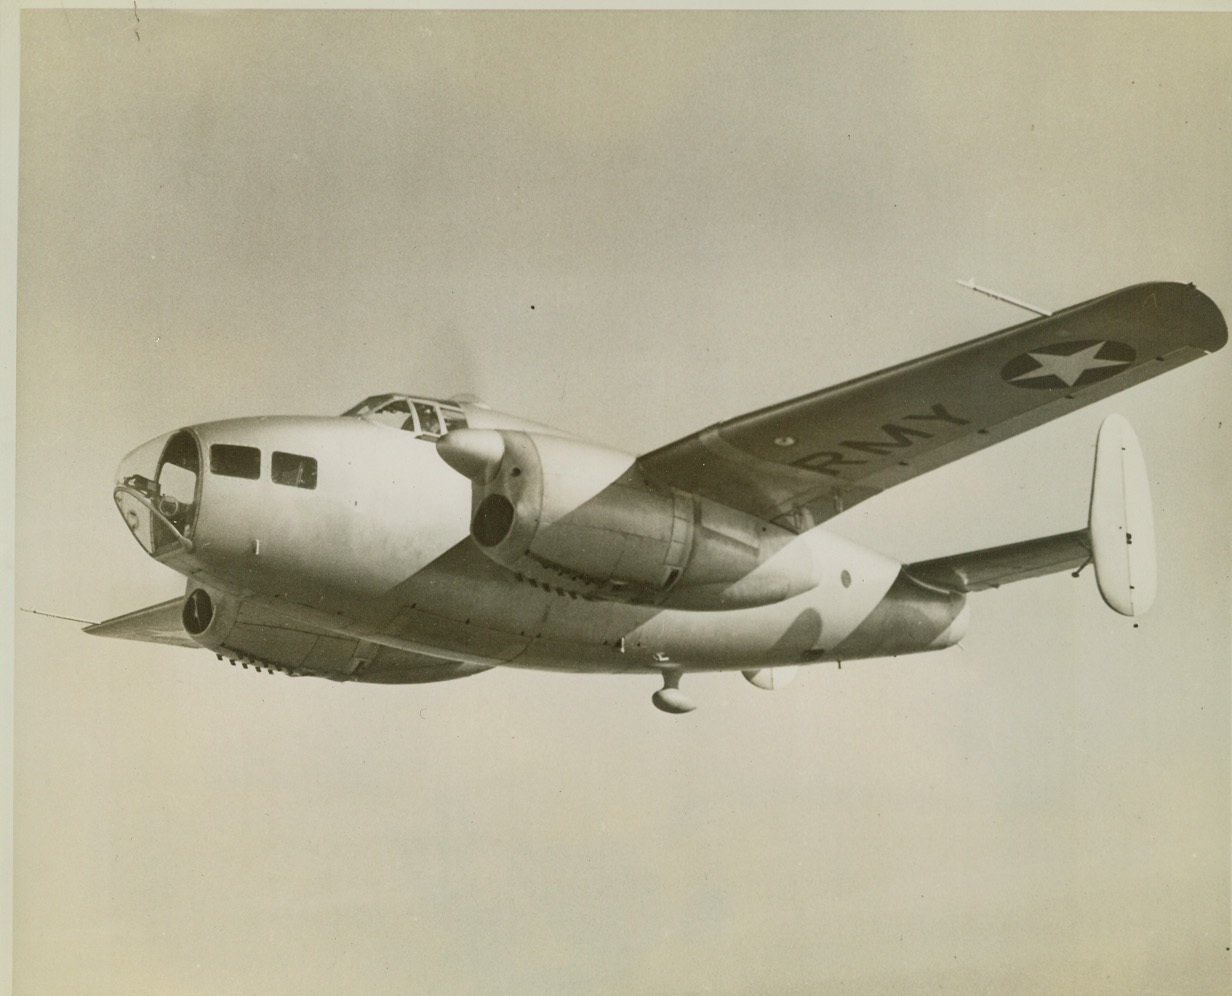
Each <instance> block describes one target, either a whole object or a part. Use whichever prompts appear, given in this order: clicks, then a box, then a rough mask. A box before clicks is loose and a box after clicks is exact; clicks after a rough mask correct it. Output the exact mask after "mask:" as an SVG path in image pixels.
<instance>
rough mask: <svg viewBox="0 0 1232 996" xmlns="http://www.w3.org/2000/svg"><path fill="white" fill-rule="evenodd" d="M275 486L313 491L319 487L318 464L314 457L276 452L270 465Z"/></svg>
mask: <svg viewBox="0 0 1232 996" xmlns="http://www.w3.org/2000/svg"><path fill="white" fill-rule="evenodd" d="M270 471H271V476H272V477H273V478H274V483H275V484H289V485H290V486H291V487H293V488H308V489H312V488H315V487H316V486H317V462H316V460H315V459H314V458H313V457H308V456H299V455H297V454H295V453H279V452H278V451H277V450H275V451H274V457H273V460H272V461H271V464H270Z"/></svg>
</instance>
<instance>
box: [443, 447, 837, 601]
mask: <svg viewBox="0 0 1232 996" xmlns="http://www.w3.org/2000/svg"><path fill="white" fill-rule="evenodd" d="M437 449H438V451H439V452H440V454H441V457H442V458H443V459H444V460H445V461H446V462H447V463H448V464H449V465H450V466H451V467H453V468H454V469H455V470H457V471H458V472H459V473H461V474H464V475H465V476H466V477H468V478H470V480H471V482H472V502H471V536H472V537H473V538H474V540H475V542H476V543H477V544H478V545H479V547H480V549H482V550H483V552H484V553H485V554H486V555H487V556H488V557H490V558H491V559H492V560H494V561H496V562H497V563H498V564H501V565H502V566H504V567H507V568H508V569H509V570H511V571H514V572H515V573H516V574H518V575H520V576H522V577H523V578H524V579H526V580H528V581H530V582H532V583H536V584H540V585H542V586H545V587H548V588H555V589H559V590H563V591H568V592H571V593H573V594H579V595H585V596H592V597H603V598H614V599H619V600H622V601H633V602H644V603H650V604H661V605H671V606H674V607H680V608H691V609H730V608H740V607H747V606H754V605H765V604H769V603H771V602H777V601H781V600H783V599H785V598H789V597H791V596H792V595H796V594H799V593H800V592H802V591H807V590H808V589H810V588H812V587H814V586H815V585H816V583H817V579H816V572H815V570H814V568H813V563H812V557H811V555H810V553H809V551H808V549H807V548H806V547H805V545H804V544H800V543H795V544H793V543H792V542H791V541H792V540H793V539H794V538H795V537H794V535H793V534H791V533H789V532H787V531H786V530H784V529H782V528H780V527H778V526H775V525H772V524H770V523H767V522H763V521H761V520H759V519H756V518H754V517H752V516H749V515H746V514H744V513H742V512H738V511H736V510H734V509H730V508H727V507H726V506H723V505H719V504H717V503H715V502H711V501H709V500H707V499H703V498H699V497H697V496H695V495H691V494H688V493H686V492H682V491H677V490H674V489H665V488H658V487H654V486H652V485H651V484H650V483H649V482H647V481H646V480H645V478H644V477H643V476H642V475H641V473H640V472H639V470H638V467H637V464H636V462H635V460H634V458H633V457H632V456H630V455H629V454H627V453H621V452H619V451H616V450H611V449H607V448H606V447H602V446H596V445H594V444H592V443H587V442H583V441H581V440H576V439H569V438H566V437H562V436H549V435H545V434H537V433H528V432H519V431H512V430H498V429H457V430H454V431H453V432H450V433H448V434H447V435H445V436H444V437H442V438H441V439H440V441H439V442H438V443H437Z"/></svg>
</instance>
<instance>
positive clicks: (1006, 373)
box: [1001, 339, 1138, 389]
mask: <svg viewBox="0 0 1232 996" xmlns="http://www.w3.org/2000/svg"><path fill="white" fill-rule="evenodd" d="M1137 355H1138V354H1137V353H1135V352H1134V351H1133V349H1131V348H1130V347H1129V346H1127V345H1125V343H1123V342H1115V341H1113V340H1112V339H1084V340H1082V341H1081V342H1056V343H1051V344H1049V345H1047V346H1041V347H1040V348H1039V349H1033V350H1031V351H1030V352H1028V353H1022V354H1020V355H1018V356H1015V357H1014V358H1013V359H1012V360H1010V361H1009V363H1007V364H1006V365H1005V366H1004V367H1002V368H1001V379H1002V380H1004V381H1005V382H1006V383H1009V384H1012V385H1013V386H1014V387H1033V388H1047V389H1056V388H1058V387H1065V388H1069V387H1085V386H1086V385H1087V384H1094V383H1095V382H1096V381H1100V380H1104V379H1105V378H1107V377H1112V376H1115V375H1116V374H1119V373H1120V372H1121V371H1122V370H1125V369H1127V368H1128V367H1129V365H1130V364H1131V363H1133V361H1134V358H1135V357H1136V356H1137Z"/></svg>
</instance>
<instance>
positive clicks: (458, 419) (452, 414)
mask: <svg viewBox="0 0 1232 996" xmlns="http://www.w3.org/2000/svg"><path fill="white" fill-rule="evenodd" d="M441 414H442V415H444V416H445V431H446V432H453V430H454V429H465V428H466V416H465V415H463V414H462V413H461V412H460V411H457V410H456V409H453V408H442V409H441Z"/></svg>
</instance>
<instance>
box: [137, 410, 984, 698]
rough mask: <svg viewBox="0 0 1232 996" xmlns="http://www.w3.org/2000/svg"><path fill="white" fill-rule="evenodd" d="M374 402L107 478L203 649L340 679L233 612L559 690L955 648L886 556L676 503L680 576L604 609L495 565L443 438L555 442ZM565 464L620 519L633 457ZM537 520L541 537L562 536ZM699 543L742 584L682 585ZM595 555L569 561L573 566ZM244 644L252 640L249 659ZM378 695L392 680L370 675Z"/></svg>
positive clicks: (220, 435)
mask: <svg viewBox="0 0 1232 996" xmlns="http://www.w3.org/2000/svg"><path fill="white" fill-rule="evenodd" d="M384 398H386V399H388V398H395V401H394V402H390V401H388V400H382V398H376V399H370V402H371V403H370V404H368V405H367V408H366V409H365V408H364V407H363V406H357V409H356V410H353V411H354V412H355V413H354V414H351V415H349V416H345V417H337V418H316V417H268V418H242V419H234V420H229V421H224V422H213V423H206V424H201V425H195V426H191V427H188V428H185V429H181V430H178V431H177V432H174V433H171V434H168V435H167V436H165V437H161V438H160V439H157V440H153V441H151V442H150V443H147V444H146V445H145V446H143V447H140V448H139V449H138V450H135V451H134V452H133V453H132V454H130V455H129V456H128V457H127V458H126V459H125V461H124V462H123V463H122V464H121V467H120V471H119V475H118V481H117V488H116V501H117V504H118V505H119V507H120V510H121V513H122V514H123V515H124V517H125V519H126V521H127V522H128V524H129V527H130V529H132V530H133V532H134V535H135V536H136V537H137V538H138V539H139V541H141V543H142V545H143V546H144V547H145V548H146V550H147V552H149V553H150V554H151V555H152V556H153V557H155V558H156V559H158V560H160V561H161V562H163V563H164V564H166V565H167V566H169V567H171V568H173V569H175V570H176V571H179V572H180V573H182V574H184V575H185V576H186V577H187V578H188V594H189V596H191V595H192V593H193V592H195V591H201V592H205V593H206V595H204V596H199V598H206V599H207V601H208V604H209V605H210V611H209V613H208V615H210V616H211V617H215V616H216V617H218V618H211V619H208V620H207V622H209V623H210V626H211V627H213V628H217V626H219V625H222V622H221V621H220V619H221V618H222V617H223V616H224V615H226V613H224V612H223V611H221V610H216V609H215V606H222V605H224V604H225V605H228V606H231V607H232V608H230V609H229V610H228V611H229V612H230V620H231V624H234V625H232V633H231V635H230V636H227V635H223V636H220V637H218V638H217V640H215V641H214V642H211V639H212V637H211V634H212V632H213V628H211V629H209V630H207V629H206V628H205V627H204V626H202V627H201V631H200V636H198V634H197V633H194V632H193V629H194V627H193V626H192V625H191V619H190V618H189V617H190V615H191V612H190V609H189V608H188V607H186V610H185V611H186V616H185V626H186V628H187V629H188V631H189V632H190V633H192V634H193V635H194V638H197V639H198V640H199V642H201V643H202V644H203V645H205V646H209V647H210V648H211V649H215V650H216V651H217V652H220V653H223V654H228V653H239V654H241V655H242V654H252V655H253V657H254V658H255V659H257V660H261V661H264V662H266V663H267V664H271V665H273V666H276V667H279V668H282V669H286V670H292V671H296V672H298V673H321V674H324V675H326V676H330V677H337V676H338V675H337V674H336V673H330V668H329V667H326V666H324V665H322V666H321V667H317V668H314V667H313V666H312V662H313V661H314V660H315V659H317V658H320V659H322V660H324V659H325V658H324V657H322V656H321V655H322V653H323V652H322V651H321V649H320V647H319V646H318V647H316V649H314V647H313V646H310V645H309V644H308V642H307V641H305V640H299V641H296V640H292V639H287V640H282V641H278V640H272V639H271V638H270V637H269V635H268V633H265V634H264V635H262V636H261V637H260V638H259V641H258V642H260V643H261V646H260V647H259V648H256V649H253V648H250V647H245V646H243V645H242V643H243V639H244V633H245V632H246V631H245V630H244V626H243V620H244V614H243V613H244V611H245V608H244V607H245V606H247V607H249V611H260V612H262V613H265V615H266V616H269V615H270V614H273V615H276V616H278V617H280V618H285V619H287V620H290V621H293V622H295V623H298V624H299V625H301V626H302V627H304V628H305V630H308V631H311V632H319V633H323V634H332V635H334V636H336V637H337V638H338V639H340V640H350V641H360V642H361V643H362V644H363V645H365V646H368V647H369V648H374V650H373V652H376V653H379V648H381V647H387V648H392V649H394V650H398V651H405V652H408V653H410V654H414V655H422V657H423V658H428V659H439V660H441V661H454V662H462V663H463V664H469V665H474V666H476V667H486V666H493V665H511V666H517V667H528V668H536V669H549V670H568V671H603V672H623V671H634V672H636V671H661V670H664V669H667V668H670V669H675V670H679V671H698V670H727V669H740V670H749V669H757V668H765V667H775V666H781V665H790V664H798V663H806V662H813V661H823V660H847V659H855V658H860V657H871V656H887V655H894V654H903V653H912V652H917V651H922V650H930V649H936V648H940V647H944V646H949V645H951V644H953V643H955V642H957V641H958V640H959V639H961V637H962V635H963V633H964V631H965V626H966V618H967V611H966V605H965V598H964V596H963V595H962V594H958V593H954V592H951V591H945V590H941V589H937V588H932V587H930V586H927V585H924V584H920V583H917V582H915V581H913V580H912V579H911V578H909V577H907V576H906V575H905V574H903V573H902V572H901V570H900V565H899V564H898V563H896V562H895V561H893V560H891V559H889V558H887V557H884V556H882V555H881V554H878V553H875V552H873V551H871V550H869V549H866V548H864V547H861V546H859V545H857V544H855V543H852V542H850V541H848V540H845V539H843V538H841V537H839V536H837V535H834V534H832V533H830V532H827V531H825V530H824V529H820V528H816V529H812V530H809V531H807V532H804V533H802V534H800V535H795V534H787V533H785V532H782V531H781V530H779V529H778V527H771V526H770V525H768V524H766V523H761V522H760V520H749V521H748V522H744V521H743V520H740V519H738V518H737V517H739V516H742V515H743V513H736V512H734V511H732V510H729V509H724V508H716V507H713V506H711V507H708V508H703V507H702V505H701V503H700V500H698V499H691V497H690V496H683V497H682V496H680V495H675V496H671V495H668V496H661V495H660V496H656V495H650V496H649V497H646V500H647V501H650V500H652V499H654V500H660V499H661V500H662V501H664V502H666V503H667V504H666V506H665V507H666V508H667V509H668V512H667V513H666V514H667V515H668V516H669V527H668V531H669V532H670V531H671V526H670V516H671V514H672V513H671V509H672V508H673V504H672V502H673V501H674V502H675V505H674V507H675V508H676V509H677V525H678V526H679V525H680V522H681V521H683V520H682V518H681V517H682V516H687V515H691V516H692V518H693V519H694V520H695V521H694V522H693V523H689V522H685V523H684V525H686V526H689V528H690V531H689V532H688V534H687V536H688V543H689V545H690V548H689V549H687V550H686V549H684V547H683V546H681V544H675V546H674V547H673V550H674V551H675V552H673V553H672V554H671V555H670V556H671V557H676V556H677V555H678V554H679V556H680V558H681V559H680V560H679V562H680V563H681V564H682V565H684V566H683V567H682V568H681V569H673V570H665V571H664V574H663V577H664V578H665V579H666V580H664V581H663V582H662V585H661V586H660V587H657V588H639V587H637V586H633V587H628V588H623V589H612V590H611V591H606V590H604V589H603V588H602V586H601V580H596V579H595V578H593V577H591V576H589V575H587V576H582V575H581V574H580V573H578V572H574V573H569V572H568V571H567V570H565V569H563V568H561V567H559V565H558V564H555V563H549V562H548V561H547V560H545V559H544V558H543V557H542V556H539V555H538V554H536V553H535V552H534V550H532V551H531V553H530V554H528V555H527V556H528V558H529V559H525V560H524V561H521V562H519V563H522V562H524V563H527V564H530V565H531V568H530V569H527V570H524V569H522V568H521V567H516V566H515V568H511V567H509V566H506V565H505V564H504V563H501V562H497V560H495V559H494V556H495V554H492V552H491V551H490V550H486V549H485V545H484V544H483V543H481V542H479V541H477V539H476V537H475V535H474V530H475V529H476V528H479V526H477V525H476V523H478V522H479V519H478V517H477V515H478V513H477V512H476V506H477V504H479V499H478V492H477V490H476V489H477V488H478V487H479V485H477V484H476V483H475V482H474V481H472V480H469V479H468V478H467V476H464V474H463V473H460V472H459V471H458V469H457V468H456V467H454V466H451V465H450V464H449V463H447V462H446V460H445V459H442V453H441V451H440V448H441V446H442V445H443V444H440V442H439V440H440V439H441V438H442V437H444V436H446V435H447V433H448V432H455V433H456V432H457V431H458V430H459V429H467V430H495V431H503V432H506V433H509V432H513V433H517V434H519V436H518V438H524V439H530V440H532V442H531V444H530V445H531V446H532V447H533V446H535V445H536V443H535V442H534V441H535V440H538V443H537V445H538V447H539V449H542V450H544V451H545V452H546V451H547V449H549V448H551V447H548V446H547V445H546V443H545V441H546V440H548V439H549V438H554V439H556V440H568V439H570V438H571V437H568V435H567V434H565V433H555V432H554V431H553V430H551V429H548V428H547V427H543V426H538V425H535V424H533V423H529V422H526V421H525V420H520V419H517V418H514V417H511V416H506V415H502V414H500V413H497V412H493V411H491V410H489V409H487V408H485V407H483V406H478V405H468V404H460V403H449V402H434V401H416V400H414V399H409V398H404V397H402V396H384ZM399 402H400V403H399ZM382 408H383V409H384V410H380V409H382ZM391 408H392V409H393V410H390V409H391ZM412 413H413V414H412ZM528 433H529V435H528ZM464 435H465V434H463V433H459V434H458V435H457V437H456V438H459V439H460V438H464ZM470 436H471V437H474V438H482V437H480V436H478V435H477V434H476V433H474V432H472V433H470ZM509 438H512V437H509ZM562 445H564V446H566V451H567V452H572V451H569V450H567V447H568V446H569V445H575V444H571V443H559V442H552V444H551V446H552V447H557V448H559V447H560V446H562ZM576 445H578V446H582V445H584V446H588V447H590V449H591V450H598V449H601V450H602V453H601V456H602V459H601V460H599V461H598V462H597V463H596V464H595V466H596V467H599V468H600V469H599V470H596V471H595V472H594V473H596V474H600V475H602V477H601V478H596V479H595V480H596V482H597V483H595V484H594V485H593V486H592V485H590V484H587V489H588V490H586V494H587V495H590V493H591V492H595V493H601V494H615V495H616V497H615V498H614V499H611V500H612V501H616V502H618V503H619V502H621V501H626V500H627V498H626V496H628V495H629V494H632V493H633V492H632V491H631V489H636V488H637V487H639V485H637V483H636V482H634V483H632V484H630V480H631V478H630V474H631V473H632V471H631V470H630V469H629V468H631V467H632V465H633V464H634V457H633V456H632V455H629V454H622V453H619V452H618V451H612V450H607V449H606V448H596V447H593V446H591V444H576ZM578 452H583V451H582V450H578ZM506 466H507V465H506ZM516 473H519V471H517V470H515V474H516ZM477 475H478V477H482V476H483V475H482V474H480V473H478V472H477ZM621 475H623V476H621ZM491 476H492V475H489V477H491ZM592 476H593V475H592ZM606 477H612V480H606ZM617 477H619V482H618V481H617V480H616V478H617ZM618 485H619V488H620V489H623V490H616V491H612V490H610V489H612V488H617V487H618ZM643 497H645V496H643ZM587 501H588V502H589V503H590V504H588V505H587V507H592V508H593V507H595V506H594V505H593V499H588V500H587ZM583 504H584V505H586V504H587V502H583ZM681 508H684V509H685V512H683V513H682V512H680V511H679V510H680V509H681ZM618 511H619V508H618ZM630 517H632V516H626V518H630ZM567 518H568V517H567V516H565V517H564V519H567ZM592 518H593V516H592ZM617 518H618V519H619V518H620V516H619V515H618V516H617ZM564 519H562V520H561V521H564ZM535 521H536V523H538V530H539V533H540V534H541V535H548V534H549V533H550V530H551V529H552V528H556V529H557V530H558V531H559V530H562V529H566V525H567V523H566V525H560V524H556V525H554V526H550V525H549V524H548V522H547V519H546V518H545V519H544V520H543V521H542V523H540V522H539V520H538V519H537V520H535ZM709 523H717V524H718V525H717V526H715V527H713V528H711V527H710V526H709V525H708V524H709ZM619 528H620V529H623V530H625V531H626V533H630V532H631V531H633V530H635V529H636V528H637V527H636V524H635V525H627V524H624V525H620V526H619ZM682 528H683V527H682ZM708 528H709V529H710V532H711V533H714V532H715V530H716V529H717V530H718V531H719V532H721V533H723V536H722V538H723V540H724V542H725V543H727V545H728V547H730V546H732V544H733V543H737V544H738V543H743V546H742V547H741V549H743V550H746V551H747V550H748V549H752V547H751V546H750V544H753V543H758V542H760V543H761V544H762V546H761V553H760V554H756V555H755V556H754V555H751V556H754V560H751V561H749V563H750V564H753V566H752V567H748V568H745V567H742V568H740V571H741V572H742V573H743V574H745V576H742V577H738V578H731V577H729V578H726V579H724V580H723V581H722V583H721V584H718V585H716V584H713V583H712V584H709V585H708V586H707V585H704V584H701V580H704V579H702V578H701V576H700V572H702V571H703V568H700V567H695V566H690V565H696V564H698V563H701V559H700V558H701V555H700V554H699V553H697V551H698V550H700V549H701V542H702V540H701V536H702V533H703V532H704V531H705V530H706V529H708ZM741 530H743V531H744V532H743V533H742V532H741ZM575 533H576V534H577V535H581V536H582V537H583V538H582V540H578V541H576V542H579V543H582V545H585V542H586V541H585V537H586V536H587V535H589V534H587V533H585V532H582V533H578V531H577V530H576V529H574V530H573V532H569V531H568V530H567V529H566V531H565V532H558V535H562V536H565V537H566V538H570V537H573V536H574V535H575ZM694 533H696V537H697V538H694ZM754 534H756V535H754ZM780 534H781V535H780ZM622 535H624V534H622ZM682 535H684V533H682ZM741 536H745V537H746V538H745V539H743V540H741V539H740V537H741ZM749 536H752V537H753V538H752V539H749V538H747V537H749ZM732 537H736V539H732ZM570 542H574V540H572V539H570ZM665 542H666V539H665ZM672 542H673V543H675V539H674V538H673V539H672ZM493 546H495V544H493ZM626 547H627V548H629V549H631V547H628V544H626ZM626 547H621V549H622V550H624V549H626ZM676 547H680V549H679V550H677V549H676ZM639 549H640V548H639ZM682 551H683V552H682ZM591 552H592V551H589V550H583V551H581V554H585V555H587V556H588V557H589V559H588V560H587V563H592V562H594V557H593V556H591V555H590V554H591ZM686 554H687V555H688V556H690V557H691V558H692V559H691V560H689V561H688V563H687V564H686V561H685V559H684V557H685V555H686ZM616 559H620V557H617V558H616ZM624 560H625V561H626V562H627V561H628V560H629V557H628V556H627V555H626V556H625V557H624ZM754 561H755V563H754ZM707 563H709V562H707ZM681 570H683V572H684V576H683V577H678V576H679V575H680V574H681ZM783 577H789V578H790V579H791V580H790V582H789V583H787V582H783V583H780V582H779V580H777V579H780V578H783ZM690 578H697V579H698V583H697V584H696V585H695V586H694V587H693V588H689V587H688V586H689V584H690V583H691V582H690ZM759 579H768V580H763V581H762V582H761V583H757V582H758V580H759ZM656 584H658V582H656ZM621 592H623V594H621ZM750 592H752V593H753V594H751V595H750V594H749V593H750ZM716 593H717V594H716ZM200 604H205V603H200ZM697 605H700V606H703V607H701V608H695V607H690V606H697ZM199 607H200V605H198V608H199ZM236 620H238V622H236ZM265 629H268V627H265ZM252 632H255V630H251V631H249V636H248V637H247V639H248V640H249V642H252V641H253V640H257V639H258V638H257V637H254V636H252V635H251V633H252ZM319 642H320V641H319V640H318V643H319ZM314 655H316V656H315V657H314ZM351 656H352V657H354V654H352V655H351ZM369 656H371V653H370V654H369ZM347 676H349V677H352V678H355V679H357V680H363V678H364V674H363V669H362V668H356V667H354V665H352V666H351V667H350V671H349V672H348V674H347ZM380 680H382V681H390V680H396V677H395V678H391V677H390V675H389V673H388V671H386V672H385V674H384V676H383V677H381V678H380ZM408 680H410V679H408Z"/></svg>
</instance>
